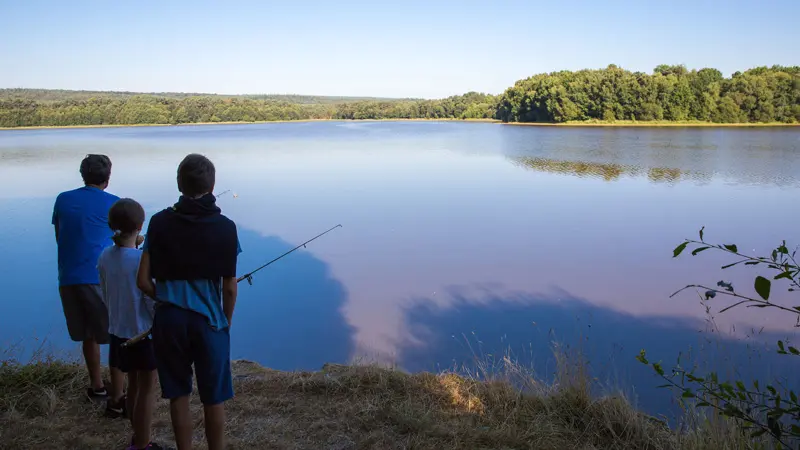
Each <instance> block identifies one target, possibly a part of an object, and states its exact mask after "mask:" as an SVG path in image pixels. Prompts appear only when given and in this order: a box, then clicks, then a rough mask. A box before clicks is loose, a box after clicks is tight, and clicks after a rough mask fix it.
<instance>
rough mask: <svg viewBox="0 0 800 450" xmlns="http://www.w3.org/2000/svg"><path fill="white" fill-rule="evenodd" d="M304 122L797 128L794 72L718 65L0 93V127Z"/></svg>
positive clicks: (799, 78)
mask: <svg viewBox="0 0 800 450" xmlns="http://www.w3.org/2000/svg"><path fill="white" fill-rule="evenodd" d="M303 119H356V120H357V119H498V120H502V121H505V122H569V121H586V120H602V121H615V120H635V121H652V120H666V121H703V122H719V123H752V122H784V123H798V122H800V67H797V66H795V67H781V66H773V67H759V68H755V69H751V70H747V71H745V72H743V73H740V72H737V73H735V74H733V75H732V76H731V77H730V78H725V77H723V75H722V73H721V72H720V71H718V70H716V69H707V68H706V69H700V70H691V71H690V70H687V69H686V68H685V67H684V66H668V65H661V66H658V67H656V68H655V70H654V71H653V73H652V74H646V73H642V72H630V71H627V70H624V69H621V68H618V67H616V66H614V65H611V66H608V67H607V68H605V69H600V70H580V71H577V72H571V71H561V72H553V73H549V74H539V75H534V76H533V77H530V78H527V79H524V80H520V81H518V82H517V83H515V84H514V86H512V87H510V88H509V89H507V90H506V91H505V92H504V93H503V94H501V95H499V96H493V95H488V94H481V93H477V92H470V93H467V94H464V95H459V96H452V97H448V98H444V99H438V100H417V99H379V98H358V97H316V96H299V95H286V96H280V95H243V96H225V95H207V94H182V93H153V94H137V93H131V92H93V91H62V90H45V89H3V90H0V127H19V126H64V125H114V124H180V123H197V122H260V121H275V120H303Z"/></svg>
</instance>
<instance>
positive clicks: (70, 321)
mask: <svg viewBox="0 0 800 450" xmlns="http://www.w3.org/2000/svg"><path fill="white" fill-rule="evenodd" d="M58 293H59V294H61V306H62V307H63V308H64V317H65V318H66V319H67V331H69V337H70V339H72V340H73V341H78V342H83V341H85V340H88V339H94V340H95V341H96V342H97V343H98V344H108V310H107V309H106V305H105V303H103V293H102V291H101V290H100V285H99V284H75V285H71V286H59V288H58Z"/></svg>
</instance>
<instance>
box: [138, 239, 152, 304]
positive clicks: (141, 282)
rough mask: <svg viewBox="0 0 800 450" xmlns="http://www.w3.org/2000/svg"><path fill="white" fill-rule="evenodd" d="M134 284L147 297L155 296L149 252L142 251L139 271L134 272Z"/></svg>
mask: <svg viewBox="0 0 800 450" xmlns="http://www.w3.org/2000/svg"><path fill="white" fill-rule="evenodd" d="M136 286H137V287H138V288H139V289H140V290H141V291H142V292H144V293H145V294H146V295H147V296H148V297H150V298H152V299H154V298H156V284H155V283H154V282H153V277H152V276H151V275H150V253H148V251H147V250H144V251H142V259H141V260H139V271H138V272H137V273H136Z"/></svg>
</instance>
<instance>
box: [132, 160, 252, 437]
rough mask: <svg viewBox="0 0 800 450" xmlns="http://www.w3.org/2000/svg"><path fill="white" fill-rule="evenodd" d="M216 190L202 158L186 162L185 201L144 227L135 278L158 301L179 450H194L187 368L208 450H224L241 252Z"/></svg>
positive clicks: (158, 352)
mask: <svg viewBox="0 0 800 450" xmlns="http://www.w3.org/2000/svg"><path fill="white" fill-rule="evenodd" d="M214 182H215V169H214V165H213V164H212V163H211V161H210V160H208V158H206V157H205V156H202V155H197V154H191V155H188V156H187V157H186V158H184V160H183V161H182V162H181V163H180V165H179V166H178V189H179V190H180V191H181V193H182V194H183V195H181V197H180V199H179V200H178V203H176V204H175V205H174V206H172V207H170V208H167V209H165V210H163V211H161V212H159V213H157V214H156V215H154V216H153V217H152V219H150V225H149V226H148V229H147V235H146V239H145V242H144V246H143V254H142V259H141V263H140V266H139V273H138V277H137V285H138V286H139V288H140V289H141V290H142V291H144V293H145V294H147V295H148V296H150V297H151V298H154V299H156V300H157V301H158V306H157V308H156V313H155V319H154V321H153V347H154V348H155V356H156V366H157V368H158V377H159V381H160V383H161V391H162V394H163V397H164V398H168V399H169V400H170V413H171V417H172V428H173V430H174V432H175V441H176V443H177V445H178V450H187V449H191V448H192V422H193V421H192V418H191V416H190V412H189V395H190V394H191V392H192V364H194V368H195V375H196V376H197V387H198V391H199V392H200V400H201V401H202V403H203V413H204V418H205V420H204V422H205V428H206V439H207V441H208V448H209V450H221V449H223V448H224V447H225V407H224V402H225V401H226V400H228V399H230V398H232V397H233V383H232V379H231V366H230V334H229V330H230V323H231V320H232V318H233V309H234V306H235V304H236V295H237V289H236V260H237V257H238V254H239V253H240V252H241V248H240V247H239V240H238V236H237V231H236V224H235V223H233V221H231V220H230V219H228V218H227V217H225V216H223V215H222V214H221V211H220V209H219V207H217V206H216V197H214V195H213V194H212V191H213V190H214ZM154 280H155V281H154Z"/></svg>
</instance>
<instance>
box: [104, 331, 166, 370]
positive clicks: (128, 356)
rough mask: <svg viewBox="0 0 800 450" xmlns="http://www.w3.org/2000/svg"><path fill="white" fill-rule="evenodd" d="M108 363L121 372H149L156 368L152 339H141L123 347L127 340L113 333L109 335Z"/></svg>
mask: <svg viewBox="0 0 800 450" xmlns="http://www.w3.org/2000/svg"><path fill="white" fill-rule="evenodd" d="M109 337H110V340H109V346H108V365H109V366H111V367H113V368H115V369H119V370H121V371H122V372H125V373H129V372H150V371H153V370H156V358H155V355H154V353H153V341H152V340H151V339H149V338H148V339H144V340H141V341H139V342H137V343H135V344H133V345H131V346H130V347H123V346H122V344H123V343H125V341H127V339H123V338H120V337H117V336H114V335H113V334H112V335H110V336H109Z"/></svg>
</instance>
